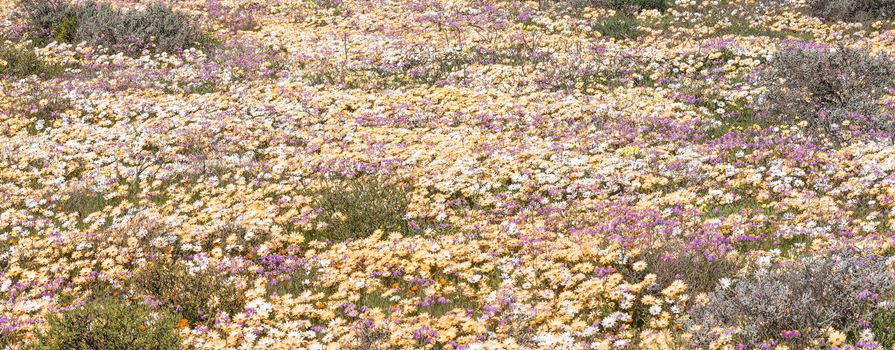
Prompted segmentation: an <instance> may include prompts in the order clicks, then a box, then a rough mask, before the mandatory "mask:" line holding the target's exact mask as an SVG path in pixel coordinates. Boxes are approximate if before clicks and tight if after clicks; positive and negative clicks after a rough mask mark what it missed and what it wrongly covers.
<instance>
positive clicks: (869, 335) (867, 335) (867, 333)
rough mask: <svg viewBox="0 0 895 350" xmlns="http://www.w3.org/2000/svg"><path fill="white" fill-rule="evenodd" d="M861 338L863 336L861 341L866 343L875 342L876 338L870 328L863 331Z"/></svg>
mask: <svg viewBox="0 0 895 350" xmlns="http://www.w3.org/2000/svg"><path fill="white" fill-rule="evenodd" d="M860 336H861V340H863V341H865V342H871V341H873V338H874V335H873V330H871V329H870V328H867V329H865V330H863V331H861V334H860Z"/></svg>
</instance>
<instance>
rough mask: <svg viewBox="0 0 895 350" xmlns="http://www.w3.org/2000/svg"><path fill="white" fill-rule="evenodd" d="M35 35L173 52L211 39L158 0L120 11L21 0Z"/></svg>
mask: <svg viewBox="0 0 895 350" xmlns="http://www.w3.org/2000/svg"><path fill="white" fill-rule="evenodd" d="M19 7H20V9H21V11H22V12H23V13H24V14H25V18H26V20H27V22H28V24H29V26H30V29H31V30H30V31H31V34H32V35H33V36H35V37H36V38H38V39H39V40H42V41H50V40H55V41H60V42H68V43H80V42H87V43H88V44H91V45H102V46H104V47H107V48H110V49H112V50H114V51H117V52H127V53H140V52H142V51H143V50H153V51H175V50H179V49H185V48H189V47H202V46H205V45H207V43H208V42H210V39H208V38H207V37H206V36H205V35H203V34H202V32H201V30H200V28H199V26H198V25H196V24H195V23H193V20H192V19H190V18H189V17H188V16H186V15H185V14H182V13H180V12H177V11H174V10H173V9H172V8H171V7H170V6H168V5H165V4H163V3H160V2H150V3H148V4H147V5H145V6H143V7H141V8H130V9H118V8H115V7H113V6H112V5H110V4H108V3H101V2H96V1H94V0H84V1H78V2H68V1H63V0H36V1H21V3H20V6H19Z"/></svg>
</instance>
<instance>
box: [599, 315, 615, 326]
mask: <svg viewBox="0 0 895 350" xmlns="http://www.w3.org/2000/svg"><path fill="white" fill-rule="evenodd" d="M600 324H601V325H603V328H612V326H615V317H612V316H611V315H610V316H606V317H604V318H603V321H601V322H600Z"/></svg>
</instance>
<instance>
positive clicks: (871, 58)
mask: <svg viewBox="0 0 895 350" xmlns="http://www.w3.org/2000/svg"><path fill="white" fill-rule="evenodd" d="M764 81H765V83H766V84H767V86H768V89H767V92H766V93H765V94H764V95H763V96H762V98H761V99H760V105H761V106H760V107H762V109H763V112H764V113H765V118H766V119H768V121H770V122H774V123H781V124H796V125H797V124H799V123H802V125H805V128H804V130H805V131H806V132H808V133H809V134H811V135H814V136H820V137H831V138H833V139H837V138H839V137H841V136H842V131H843V130H846V129H849V130H852V129H872V130H889V131H891V130H892V129H893V127H895V125H893V122H892V120H891V118H886V117H884V116H883V115H882V112H881V108H880V104H879V99H880V97H881V96H882V95H883V94H884V93H885V91H886V89H887V88H889V87H891V86H892V82H893V81H895V68H893V63H892V61H891V60H890V59H889V58H888V57H886V56H884V55H882V54H877V55H871V54H870V53H868V52H866V51H863V50H860V49H853V48H847V47H838V48H829V47H824V46H819V45H816V44H806V43H799V44H790V45H787V46H785V47H783V48H782V49H781V50H780V51H778V52H777V53H776V54H775V55H774V57H773V59H772V60H771V62H770V70H769V71H768V72H767V73H766V74H765V76H764Z"/></svg>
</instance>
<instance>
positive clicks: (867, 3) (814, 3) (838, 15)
mask: <svg viewBox="0 0 895 350" xmlns="http://www.w3.org/2000/svg"><path fill="white" fill-rule="evenodd" d="M808 14H810V15H812V16H815V17H820V18H823V19H826V20H833V21H846V22H860V21H868V20H876V19H891V18H895V0H808Z"/></svg>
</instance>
